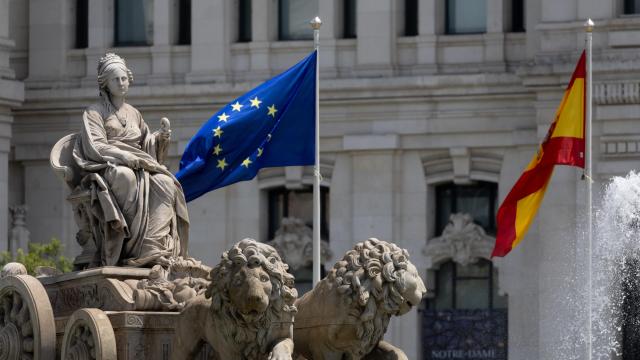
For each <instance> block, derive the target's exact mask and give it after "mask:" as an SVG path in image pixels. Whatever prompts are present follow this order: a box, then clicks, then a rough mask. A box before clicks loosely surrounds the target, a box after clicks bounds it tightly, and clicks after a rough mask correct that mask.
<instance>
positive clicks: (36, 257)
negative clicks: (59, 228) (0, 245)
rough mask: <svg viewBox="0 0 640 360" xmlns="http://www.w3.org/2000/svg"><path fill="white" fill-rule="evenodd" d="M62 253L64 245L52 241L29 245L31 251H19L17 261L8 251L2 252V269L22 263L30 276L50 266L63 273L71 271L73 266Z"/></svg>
mask: <svg viewBox="0 0 640 360" xmlns="http://www.w3.org/2000/svg"><path fill="white" fill-rule="evenodd" d="M61 253H62V244H61V243H60V240H58V239H52V240H51V242H50V243H48V244H38V243H29V251H28V252H27V253H26V254H25V253H24V250H22V249H18V251H17V254H16V257H15V259H14V258H13V257H12V256H11V254H10V253H9V252H8V251H3V252H0V267H2V266H4V265H5V264H6V263H9V262H19V263H22V264H23V265H24V266H25V267H26V268H27V271H28V272H29V274H30V275H35V271H36V267H38V266H50V267H53V268H56V269H58V270H60V271H62V272H69V271H71V269H72V267H73V264H72V263H71V261H70V260H69V259H67V258H65V257H64V256H62V255H61Z"/></svg>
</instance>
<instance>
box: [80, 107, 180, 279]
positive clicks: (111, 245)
mask: <svg viewBox="0 0 640 360" xmlns="http://www.w3.org/2000/svg"><path fill="white" fill-rule="evenodd" d="M118 115H119V116H120V118H123V119H126V123H125V124H124V125H122V124H121V122H120V120H119V119H118V118H117V117H116V115H115V113H114V110H113V107H112V106H108V105H107V104H94V105H91V106H90V107H88V108H87V109H86V110H85V112H84V114H83V116H82V120H83V121H82V131H81V132H80V134H79V136H78V137H77V139H78V140H77V142H76V144H75V147H74V150H73V156H74V158H75V161H76V163H77V164H78V166H79V167H80V168H82V169H83V170H84V171H85V172H86V173H87V175H86V176H85V177H84V178H83V180H82V183H81V186H82V187H83V188H86V189H89V190H90V192H91V209H90V211H91V213H92V214H93V218H94V224H93V226H92V227H93V229H94V234H93V235H94V238H95V239H96V245H97V246H98V248H99V250H100V252H99V253H100V256H101V258H100V259H99V262H100V263H101V265H103V266H106V265H130V266H143V265H147V264H153V263H156V260H157V259H158V258H159V257H161V256H164V257H172V256H184V257H186V256H187V243H188V236H189V234H188V233H189V217H188V214H187V204H186V201H185V198H184V193H183V191H182V187H181V186H180V183H179V182H178V180H176V178H175V176H173V174H172V173H171V172H170V171H168V170H167V169H166V168H165V167H164V166H162V165H161V164H159V163H158V159H159V158H163V157H164V154H163V152H165V151H166V148H167V146H166V144H160V143H159V142H158V141H157V139H156V135H155V134H152V133H150V132H149V127H148V126H147V125H146V124H145V122H144V120H143V119H142V116H141V115H140V112H139V111H138V110H136V109H135V108H134V107H132V106H130V105H128V104H126V103H125V104H123V105H122V107H121V108H120V109H119V110H118ZM121 152H128V153H129V154H131V155H133V156H135V157H136V158H138V159H139V161H140V163H141V164H142V167H143V168H142V169H131V168H129V167H127V166H125V165H122V164H123V161H122V160H121V158H119V156H118V154H119V153H121ZM95 229H99V230H95ZM96 260H97V259H96Z"/></svg>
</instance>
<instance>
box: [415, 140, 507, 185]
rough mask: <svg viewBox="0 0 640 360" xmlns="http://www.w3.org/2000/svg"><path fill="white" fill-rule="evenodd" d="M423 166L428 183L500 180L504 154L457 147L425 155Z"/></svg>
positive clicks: (466, 182)
mask: <svg viewBox="0 0 640 360" xmlns="http://www.w3.org/2000/svg"><path fill="white" fill-rule="evenodd" d="M422 167H423V169H424V174H425V180H426V181H427V183H428V184H437V183H442V182H449V181H454V182H455V183H456V184H468V183H471V182H473V181H476V180H481V181H491V182H498V180H499V179H500V169H501V167H502V155H501V154H498V153H494V152H486V151H478V150H474V149H470V148H467V147H457V148H451V149H449V151H447V152H444V151H443V152H438V153H431V154H428V155H426V156H423V157H422Z"/></svg>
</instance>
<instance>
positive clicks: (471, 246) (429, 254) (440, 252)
mask: <svg viewBox="0 0 640 360" xmlns="http://www.w3.org/2000/svg"><path fill="white" fill-rule="evenodd" d="M494 244H495V238H493V237H491V236H489V235H487V234H486V233H485V231H484V229H483V228H482V226H480V225H478V224H476V223H474V222H473V217H471V215H469V214H464V213H457V214H451V216H449V223H448V224H447V226H445V228H444V230H443V231H442V235H440V236H439V237H436V238H433V239H431V240H429V242H428V244H427V246H426V247H425V248H424V250H423V253H424V255H425V256H426V258H427V269H433V268H435V267H437V266H438V265H439V264H440V263H442V262H444V261H446V260H449V259H451V260H453V261H455V262H457V263H458V264H460V265H462V266H466V265H469V264H473V263H475V262H476V261H478V259H479V258H484V259H490V258H491V251H492V249H493V246H494Z"/></svg>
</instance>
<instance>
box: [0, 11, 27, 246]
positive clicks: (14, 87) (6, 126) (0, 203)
mask: <svg viewBox="0 0 640 360" xmlns="http://www.w3.org/2000/svg"><path fill="white" fill-rule="evenodd" d="M10 15H11V14H10V13H9V0H0V251H5V250H8V245H9V244H8V241H7V238H8V234H9V227H8V220H9V201H8V199H9V150H10V147H11V124H12V123H13V115H12V113H11V110H12V108H15V107H18V106H20V105H21V104H22V102H23V101H24V84H23V83H22V82H21V81H16V80H14V72H13V70H12V69H11V68H10V67H9V65H10V64H9V55H10V53H11V50H12V49H13V47H14V44H15V43H14V41H13V40H12V39H10V38H9V20H10V18H11V17H10Z"/></svg>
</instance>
